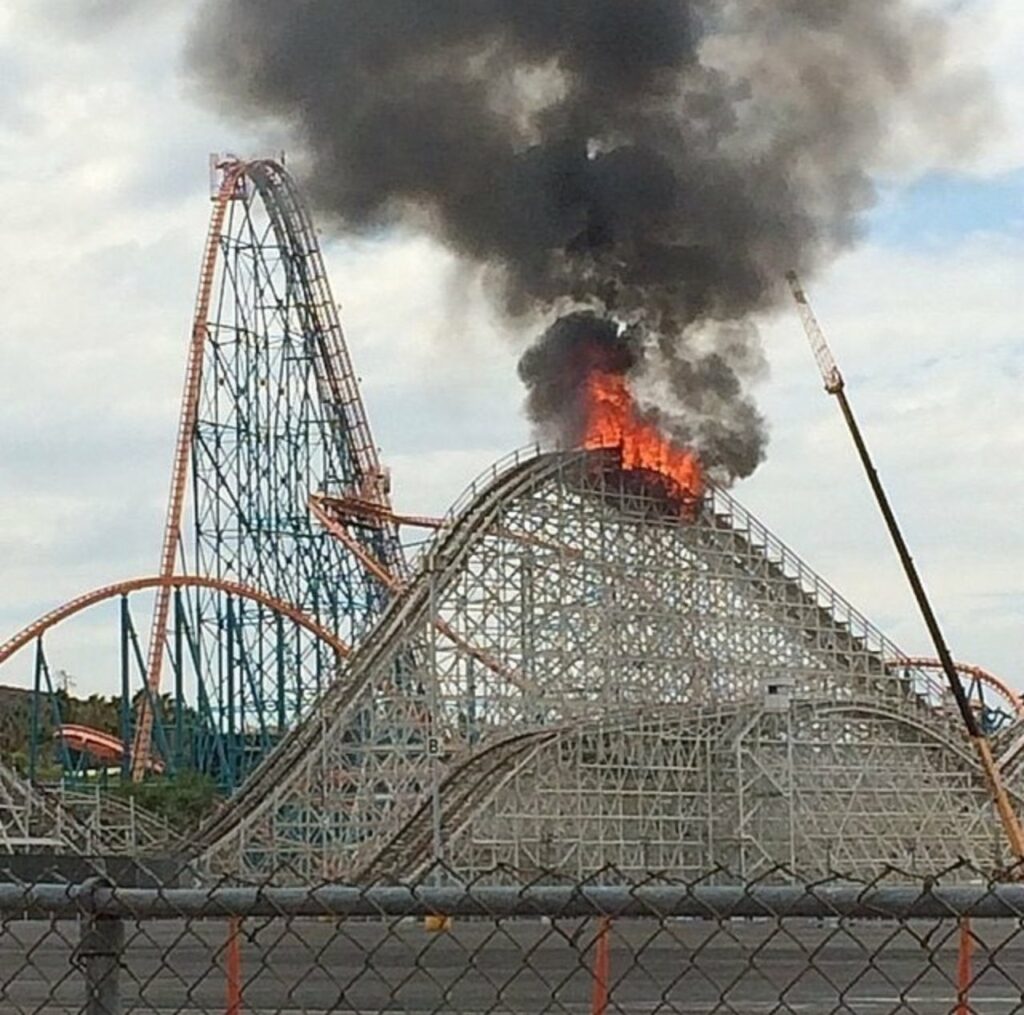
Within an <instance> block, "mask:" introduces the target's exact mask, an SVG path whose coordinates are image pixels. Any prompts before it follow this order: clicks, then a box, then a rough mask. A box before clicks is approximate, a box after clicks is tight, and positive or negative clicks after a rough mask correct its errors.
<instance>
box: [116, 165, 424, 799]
mask: <svg viewBox="0 0 1024 1015" xmlns="http://www.w3.org/2000/svg"><path fill="white" fill-rule="evenodd" d="M220 168H221V172H222V173H223V181H224V182H223V183H222V184H221V187H220V190H219V192H218V196H217V205H216V210H215V214H214V219H213V222H214V224H213V225H212V226H211V241H210V247H209V251H208V256H207V258H206V260H205V262H204V270H203V276H202V281H201V292H200V299H199V301H198V308H199V309H198V311H197V320H196V324H195V329H194V334H195V336H196V338H195V339H194V342H195V343H196V347H195V350H194V356H195V359H196V362H195V364H193V365H191V366H190V370H189V375H188V379H187V383H186V396H185V407H184V409H183V415H182V419H183V420H185V421H186V422H185V425H184V433H183V435H182V437H181V441H182V445H181V448H180V450H179V455H178V456H177V458H176V463H175V478H174V482H173V483H172V488H173V489H172V511H171V514H172V515H173V514H174V513H175V509H177V510H178V511H179V512H180V511H184V512H185V515H184V522H183V523H182V524H180V525H178V527H177V530H176V529H175V525H172V524H171V522H170V521H169V523H168V532H169V533H170V536H169V538H173V535H174V532H175V531H178V532H179V533H180V542H179V563H178V565H177V573H187V574H194V575H202V576H205V577H207V578H213V579H217V580H222V581H232V582H239V583H242V584H245V585H247V586H251V587H254V588H257V589H259V590H261V591H263V592H264V593H267V594H268V595H270V596H272V597H274V598H276V599H277V600H281V601H284V602H287V603H289V604H291V605H292V606H293V607H294V608H295V609H296V610H298V611H301V613H302V614H304V615H305V616H308V617H310V618H312V619H313V620H315V621H316V622H317V623H318V624H320V625H321V626H322V627H324V628H326V629H327V630H329V631H331V632H333V633H334V634H335V635H336V636H338V637H339V638H341V639H342V640H344V641H350V640H353V639H355V638H356V637H358V635H359V634H360V633H361V632H362V631H363V630H364V629H365V627H366V625H367V623H368V622H369V621H370V620H371V619H372V618H373V617H375V616H376V615H377V614H379V612H380V611H381V609H382V608H383V606H384V604H385V603H386V601H387V598H388V592H387V590H386V589H384V588H383V587H382V586H381V584H380V583H379V582H378V581H377V580H376V579H374V578H373V577H372V576H370V575H368V574H367V573H366V571H365V569H364V568H363V567H362V566H361V564H360V563H359V561H358V560H357V559H356V557H355V556H354V555H353V554H352V553H351V552H350V551H349V550H348V549H347V548H346V547H345V546H343V545H342V544H341V543H339V542H338V541H337V540H336V539H334V538H332V537H331V535H330V534H328V533H327V532H326V531H325V530H324V529H323V528H322V527H321V526H320V524H319V523H318V522H316V521H315V520H314V519H312V518H311V516H310V512H309V508H308V500H309V497H310V495H311V494H313V493H317V492H321V493H325V494H328V495H343V494H344V495H353V494H356V495H359V496H362V497H366V498H369V499H372V500H376V501H379V502H381V503H385V504H386V503H387V481H386V476H385V474H384V472H383V470H382V469H381V468H380V465H379V462H378V459H377V452H376V448H375V446H374V444H373V440H372V436H371V434H370V431H369V426H368V424H367V421H366V417H365V413H364V411H363V407H362V404H361V401H360V397H359V393H358V389H357V386H356V380H355V377H354V374H353V371H352V367H351V363H350V361H349V357H348V353H347V350H346V348H345V342H344V337H343V335H342V331H341V326H340V324H339V322H338V317H337V309H336V306H335V304H334V301H333V298H332V296H331V292H330V289H329V286H328V282H327V276H326V272H325V269H324V265H323V261H322V258H321V255H320V250H319V245H318V242H317V239H316V234H315V231H314V229H313V226H312V223H311V221H310V218H309V215H308V213H307V212H306V210H305V208H304V207H303V205H302V203H301V201H300V199H299V196H298V194H297V191H296V189H295V186H294V184H293V182H292V180H291V178H290V177H289V175H288V174H287V172H286V171H285V170H284V168H283V167H282V166H281V165H280V164H278V163H276V162H273V161H270V160H257V161H253V162H248V163H238V162H235V161H233V160H229V161H227V162H225V163H223V164H222V165H221V167H220ZM189 461H190V463H191V467H190V475H191V492H190V495H189V496H188V497H183V496H182V495H181V494H180V493H179V492H178V490H179V486H180V485H181V484H182V483H184V477H185V476H186V474H188V472H189V470H188V469H187V463H188V462H189ZM175 494H177V496H175ZM183 501H184V507H182V506H181V505H182V502H183ZM172 521H173V519H172ZM352 538H353V539H354V540H355V541H356V542H357V543H358V544H359V545H361V546H364V547H365V548H366V550H367V551H368V552H370V553H372V554H373V555H374V557H376V558H377V559H379V560H382V561H384V562H386V564H387V566H388V567H389V568H391V569H393V570H394V571H395V573H402V571H403V566H404V565H403V561H402V556H401V547H400V544H399V542H398V538H397V531H396V529H395V527H394V526H393V525H388V524H383V523H379V522H378V523H376V524H374V525H365V526H361V527H354V531H353V533H352ZM167 595H168V593H167V592H166V590H160V591H159V593H158V596H159V597H160V598H159V599H158V608H157V611H156V620H155V623H156V624H157V627H158V630H156V631H155V633H154V638H155V644H156V645H157V649H156V652H157V661H156V662H154V661H153V660H154V655H153V653H154V649H153V646H152V645H151V647H150V660H151V662H150V667H149V669H150V674H149V678H150V679H149V682H150V685H151V697H153V698H155V697H156V694H155V692H156V691H157V689H158V688H157V687H154V686H152V685H153V684H154V680H153V674H154V672H155V673H156V674H157V677H158V676H159V669H160V665H159V661H158V660H159V652H160V646H161V645H164V644H165V645H166V649H165V651H166V652H167V653H168V654H169V655H170V656H171V657H172V662H173V663H174V665H175V666H176V667H177V668H178V669H180V668H181V660H180V659H175V657H174V648H173V645H171V641H172V638H171V637H170V634H171V632H170V631H169V629H168V623H167V619H168V617H169V607H168V604H167V602H166V599H167ZM188 606H189V612H190V618H189V622H188V627H189V635H188V637H187V638H186V639H185V640H186V642H187V644H186V645H185V647H184V651H185V654H186V661H187V662H189V663H190V664H191V666H190V670H191V678H190V680H189V682H188V683H189V686H186V687H185V688H184V693H185V694H186V695H187V696H188V697H189V699H190V700H192V701H194V702H196V703H197V707H199V708H200V711H202V712H203V713H204V714H209V715H211V716H212V717H213V720H212V722H207V723H206V724H205V725H204V727H203V728H202V729H201V730H200V731H198V732H197V736H196V738H195V741H194V743H193V744H192V746H191V756H190V757H187V758H182V759H178V766H177V767H182V766H186V767H188V766H191V767H196V768H199V769H200V770H204V771H208V772H212V773H213V774H215V775H216V776H217V777H218V779H219V780H220V781H221V783H222V785H224V786H225V787H226V788H227V789H229V790H230V789H233V788H234V787H235V786H236V785H237V784H238V783H240V782H241V781H242V780H243V779H244V778H245V776H246V774H247V773H248V771H249V770H250V769H251V768H252V767H253V766H254V765H255V764H256V763H257V762H258V761H259V759H260V757H262V755H263V753H264V752H265V751H266V750H267V749H268V748H269V746H271V745H272V744H273V743H274V742H276V740H277V739H279V737H280V736H281V735H282V734H283V733H284V732H285V730H287V729H288V728H290V727H291V726H292V725H293V724H294V723H295V722H296V720H297V719H298V718H299V717H300V716H302V715H303V714H305V712H306V711H307V710H308V709H309V708H310V706H311V705H312V703H313V702H314V701H315V700H316V698H317V697H318V696H319V695H320V694H321V692H322V691H323V690H324V685H325V683H326V682H329V681H330V679H331V675H332V673H333V667H332V663H333V653H332V652H331V650H330V648H329V647H328V646H327V645H326V644H325V643H324V641H323V640H322V639H320V638H317V637H315V636H314V637H310V636H308V635H307V634H305V633H304V632H302V631H300V630H298V629H297V628H294V627H291V626H289V627H288V629H287V630H285V629H284V628H283V627H282V625H281V624H279V623H277V622H275V618H274V616H273V615H272V614H271V613H270V612H268V611H267V610H266V609H265V608H264V607H263V606H261V605H260V604H259V603H254V602H251V601H242V600H234V601H233V600H230V599H229V598H227V597H225V596H224V594H223V593H222V592H220V591H218V590H216V589H212V588H210V589H203V588H199V589H195V590H193V591H192V592H190V594H189V596H188ZM161 618H163V621H162V622H161ZM142 718H143V720H144V719H145V716H143V717H142ZM143 732H145V730H143ZM165 739H166V738H165ZM144 741H145V738H140V737H138V736H137V737H136V745H137V750H142V749H143V748H144V747H145V742H144ZM140 745H141V746H140ZM133 765H134V768H135V770H137V771H141V768H140V766H141V761H140V759H139V758H134V759H133Z"/></svg>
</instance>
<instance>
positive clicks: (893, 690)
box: [0, 158, 1024, 880]
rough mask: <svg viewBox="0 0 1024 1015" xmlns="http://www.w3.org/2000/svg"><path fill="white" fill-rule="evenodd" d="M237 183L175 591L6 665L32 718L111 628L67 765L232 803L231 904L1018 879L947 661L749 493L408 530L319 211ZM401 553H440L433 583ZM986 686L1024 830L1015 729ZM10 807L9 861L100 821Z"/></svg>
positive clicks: (601, 496) (192, 448) (185, 448)
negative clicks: (208, 780) (363, 886)
mask: <svg viewBox="0 0 1024 1015" xmlns="http://www.w3.org/2000/svg"><path fill="white" fill-rule="evenodd" d="M213 168H214V172H215V187H214V193H213V211H212V215H211V224H210V230H209V235H208V238H207V242H206V247H205V252H204V256H203V261H202V268H201V278H200V287H199V295H198V299H197V301H196V310H195V316H194V321H193V327H192V332H191V340H190V343H189V350H188V359H187V369H186V375H185V386H184V397H183V400H182V409H181V414H180V419H179V429H178V440H177V444H176V449H175V455H174V461H173V470H172V481H171V493H170V498H169V507H168V512H167V519H166V526H165V533H164V540H163V545H162V550H161V556H160V561H159V571H158V573H157V574H155V575H153V576H151V577H145V578H135V579H129V580H126V581H123V582H118V583H115V584H111V585H108V586H105V587H103V588H100V589H97V590H95V591H93V592H91V593H87V594H85V595H83V596H80V597H78V598H77V599H75V600H72V601H71V602H70V603H68V604H65V605H64V606H62V607H59V608H57V609H55V610H53V611H51V612H50V613H48V614H47V615H46V616H44V617H42V618H40V619H39V620H37V621H35V622H34V623H32V624H30V625H28V626H27V627H26V628H25V629H24V630H23V631H21V632H19V633H18V634H16V635H14V636H13V637H12V638H10V639H9V640H8V641H7V642H6V643H5V644H4V645H2V646H0V664H3V663H4V662H5V661H6V660H8V659H9V658H11V657H13V656H14V655H15V654H16V653H18V652H19V651H20V650H23V649H28V648H29V647H31V646H34V650H35V662H34V671H33V672H34V680H35V690H36V691H37V692H38V693H37V694H36V695H34V697H33V701H34V702H35V703H36V708H38V707H39V705H38V703H39V702H40V701H41V700H44V699H45V693H44V692H45V691H46V690H47V688H50V689H52V683H53V681H52V677H51V675H50V663H49V660H48V654H47V651H46V648H45V646H44V638H45V636H46V635H47V633H48V632H50V631H51V630H52V629H54V628H56V627H58V626H59V625H61V624H62V623H64V622H65V621H67V620H69V619H70V618H71V617H73V616H75V615H77V614H79V613H81V612H82V611H84V610H86V609H89V608H91V607H98V606H99V605H100V604H101V603H103V602H113V603H116V604H117V605H118V623H117V625H116V627H117V638H116V641H115V646H114V648H115V651H116V656H117V658H118V660H119V664H120V680H121V695H120V698H121V703H122V706H121V722H120V729H119V731H118V733H117V734H116V735H114V734H112V733H109V732H108V733H106V734H101V733H100V731H90V730H88V729H86V728H82V727H71V726H70V725H69V724H67V723H61V722H60V721H59V717H57V720H58V726H59V727H60V729H61V731H62V733H63V736H62V737H61V739H60V743H61V749H62V751H63V752H64V757H65V764H66V767H68V768H69V769H74V768H75V766H76V764H77V762H78V760H80V759H81V758H82V757H85V756H89V755H90V752H91V754H92V756H93V757H94V758H99V759H100V760H101V761H104V762H106V763H109V762H111V761H114V762H115V763H116V764H117V765H118V766H119V767H120V771H121V774H122V777H123V778H124V779H129V778H134V779H140V778H144V777H146V776H147V774H149V773H152V772H160V771H162V772H177V771H181V770H184V769H197V770H199V771H203V772H207V773H209V774H211V775H213V776H215V777H216V778H217V779H218V780H219V781H220V783H221V785H222V786H223V788H224V789H225V791H226V792H227V793H229V794H230V800H229V801H228V803H227V805H226V806H225V807H223V808H222V809H221V811H220V812H219V813H218V814H217V815H216V816H215V817H214V818H213V819H211V820H210V821H209V822H208V823H207V824H206V825H205V826H204V827H203V828H201V829H200V832H199V834H198V836H197V838H196V840H195V842H194V843H193V846H192V850H193V853H194V855H195V856H196V858H197V862H198V864H199V866H200V867H201V868H202V869H205V870H207V871H212V872H217V873H218V874H225V873H228V874H244V875H246V876H265V875H267V874H273V875H274V876H277V877H280V878H284V879H291V880H310V879H318V878H323V877H332V878H334V877H355V878H371V877H380V876H390V877H393V876H401V875H402V874H404V873H408V872H411V871H414V870H423V869H424V868H426V867H427V866H429V865H430V864H431V863H434V862H436V861H438V860H441V861H443V862H444V863H445V864H446V865H447V867H448V869H449V870H452V871H455V872H458V873H459V874H460V875H465V876H471V875H472V874H473V873H475V872H478V871H480V870H483V869H485V868H489V867H493V866H494V865H496V864H499V865H501V864H504V865H509V866H511V867H514V868H517V869H519V870H520V871H522V870H527V871H530V872H543V871H545V870H550V869H552V868H557V869H560V870H565V871H567V872H572V873H573V874H575V875H577V876H581V877H589V876H592V875H594V874H595V872H599V871H601V870H604V869H608V868H614V869H616V870H619V871H628V872H631V873H633V874H637V873H642V872H643V871H644V870H649V869H655V868H656V869H663V870H672V871H675V872H677V873H685V874H687V875H689V874H699V873H701V872H702V871H705V870H707V869H709V868H711V867H721V868H723V869H724V868H728V869H729V870H731V871H732V872H733V873H735V874H738V875H742V876H744V877H751V876H759V875H760V874H761V873H762V872H763V871H765V870H768V869H772V868H773V867H774V866H775V865H778V864H788V865H790V866H792V865H794V864H796V863H799V865H800V866H801V867H802V868H804V870H805V872H815V871H820V872H822V873H824V872H826V871H828V870H830V869H834V866H835V864H837V863H842V864H844V865H845V866H846V868H847V869H850V870H863V869H869V868H876V867H878V866H879V865H882V864H886V863H893V862H898V863H900V862H908V858H909V862H911V864H912V865H914V864H916V865H920V866H923V867H928V868H935V867H938V866H941V865H943V864H944V863H947V862H949V861H950V860H951V859H953V858H955V857H957V856H961V855H964V856H971V857H973V858H975V859H976V860H977V861H978V862H985V861H986V860H987V859H990V858H993V857H995V855H996V854H997V853H999V852H1000V850H999V847H998V843H997V839H998V834H997V828H996V825H995V823H994V820H993V819H992V815H991V809H990V807H989V803H988V799H987V796H986V792H985V787H984V780H983V778H982V777H981V774H980V773H979V771H978V769H977V766H976V763H975V760H974V759H973V757H972V755H971V754H970V752H969V751H968V750H967V749H966V747H965V745H964V742H963V737H962V735H961V732H960V730H959V727H958V726H957V724H956V721H955V719H954V717H953V715H952V710H951V708H950V702H949V696H948V693H947V692H946V690H945V689H944V687H943V685H942V684H941V682H939V681H938V680H936V679H935V678H934V677H933V670H934V668H935V666H936V664H935V663H933V662H932V661H931V660H928V659H921V658H913V657H910V656H908V655H907V654H905V653H903V652H902V651H900V650H899V649H897V648H896V647H895V646H894V645H892V644H891V643H890V642H889V641H888V640H887V639H886V638H885V637H884V636H883V635H882V634H881V633H880V632H879V631H877V630H876V629H875V628H874V627H873V626H872V625H871V624H870V623H868V621H866V620H865V619H864V618H863V617H862V616H861V614H859V613H858V612H857V611H856V610H854V609H853V607H852V606H850V605H849V604H848V603H847V602H846V601H845V600H844V599H843V598H842V597H841V596H840V595H839V594H838V593H837V592H835V590H834V589H832V588H831V587H830V586H829V585H828V584H827V583H825V582H824V581H823V580H822V579H821V578H820V577H818V576H817V575H816V574H815V573H814V572H813V571H812V570H810V569H809V568H808V567H807V565H806V564H805V563H804V562H803V561H802V560H800V558H799V557H797V556H796V554H794V553H793V552H792V551H791V550H789V549H788V548H787V547H785V546H784V545H783V544H782V543H781V542H779V540H777V539H776V538H775V537H774V536H772V535H771V533H769V532H768V531H767V530H766V529H765V528H764V527H763V526H762V525H761V524H760V523H759V522H757V521H756V519H754V518H753V517H752V516H750V515H749V514H748V513H747V512H746V511H744V510H743V509H742V508H741V507H740V506H739V505H738V504H737V503H736V502H735V500H733V499H732V498H731V497H730V496H729V495H728V494H727V493H725V492H724V491H723V490H720V489H717V488H716V487H714V486H713V485H711V486H709V488H708V489H707V491H706V493H705V495H704V496H703V498H702V499H701V501H700V502H699V503H698V504H695V505H694V506H693V509H692V510H689V509H688V510H687V511H685V512H682V513H681V512H680V511H679V510H678V505H676V506H675V507H674V508H673V506H672V505H671V504H667V503H666V499H665V496H664V490H663V489H662V488H660V487H659V486H658V484H657V483H656V482H655V483H651V482H649V481H648V479H649V477H646V478H645V477H644V475H643V474H642V473H636V474H634V473H631V472H630V471H628V470H626V469H624V468H623V465H622V462H621V460H620V459H619V458H618V457H617V452H616V450H615V449H614V448H607V449H604V450H597V451H585V452H584V451H562V452H557V453H553V452H547V453H541V452H540V451H539V449H530V450H528V451H526V452H517V453H515V454H514V455H512V456H510V457H509V458H507V459H505V460H503V461H501V462H499V463H497V464H496V465H495V466H494V467H493V468H492V469H491V470H489V472H488V473H487V474H486V475H485V476H483V477H481V479H480V480H478V481H477V482H476V483H474V484H473V485H472V486H471V487H470V488H469V489H468V490H467V491H466V493H465V494H464V495H463V497H461V498H460V499H459V500H458V501H457V502H456V504H455V505H454V506H453V507H452V509H451V510H450V511H449V513H448V514H447V515H446V516H445V517H444V518H440V519H431V518H424V517H422V516H415V515H403V514H397V513H396V512H395V511H394V510H393V509H392V506H391V502H390V490H389V482H388V477H387V473H386V471H385V470H384V469H383V468H382V466H381V463H380V461H379V459H378V455H377V450H376V448H375V446H374V443H373V439H372V435H371V431H370V428H369V424H368V421H367V418H366V414H365V411H364V409H363V406H362V402H361V399H360V395H359V392H358V388H357V384H356V379H355V377H354V374H353V371H352V366H351V363H350V360H349V356H348V352H347V350H346V348H345V342H344V338H343V335H342V332H341V327H340V324H339V322H338V317H337V311H336V306H335V303H334V302H333V298H332V296H331V293H330V289H329V286H328V283H327V278H326V274H325V270H324V266H323V261H322V258H321V255H320V252H319V249H318V244H317V240H316V235H315V232H314V230H313V227H312V223H311V220H310V217H309V215H308V213H307V212H306V210H305V209H304V207H303V205H302V203H301V201H300V199H299V196H298V193H297V191H296V188H295V185H294V183H293V182H292V180H291V178H290V177H289V175H288V173H287V172H286V170H285V169H284V167H283V165H282V164H281V163H280V162H276V161H273V160H265V159H260V160H255V161H248V162H246V161H240V160H236V159H232V158H226V159H219V160H217V162H216V164H215V166H214V167H213ZM408 525H412V526H425V527H427V528H429V529H432V530H433V533H434V534H433V536H432V538H431V540H430V541H429V542H428V543H427V544H426V546H425V548H423V549H422V550H421V551H420V552H419V554H418V555H417V556H416V557H415V558H412V559H409V558H407V557H406V555H405V553H404V551H403V547H402V543H401V541H400V538H399V531H400V526H408ZM147 594H148V595H149V597H150V599H149V601H148V603H147V605H148V609H149V610H150V639H149V642H148V645H146V644H144V643H143V640H142V638H141V637H140V636H139V633H138V632H139V628H138V625H137V624H136V622H135V619H134V612H138V611H137V610H135V611H133V606H132V603H133V602H134V599H135V597H138V596H145V595H147ZM961 673H962V674H963V675H964V677H965V678H966V679H967V680H968V687H969V693H970V698H971V701H972V703H973V707H974V708H975V709H976V710H977V712H978V714H979V715H980V716H981V719H982V724H983V725H984V727H985V730H986V732H987V733H988V734H989V735H990V737H991V738H992V743H993V745H994V750H995V752H996V754H997V756H998V758H999V760H1000V763H1001V765H1002V768H1003V771H1004V772H1005V773H1006V774H1007V776H1008V778H1009V779H1010V781H1011V790H1013V791H1014V795H1015V801H1016V802H1017V803H1018V804H1019V802H1020V800H1019V794H1017V793H1016V790H1015V787H1016V786H1017V783H1018V781H1019V779H1018V777H1017V771H1018V768H1019V763H1020V758H1021V757H1022V756H1024V736H1022V735H1021V731H1020V726H1021V724H1020V719H1021V713H1022V706H1021V702H1020V699H1019V698H1018V696H1017V695H1016V694H1015V693H1014V692H1012V691H1011V690H1010V689H1009V688H1007V687H1006V686H1005V685H1004V684H1003V683H1002V682H1001V681H999V680H998V679H997V678H995V677H994V676H992V675H991V674H988V673H986V672H985V671H983V670H980V669H978V668H976V667H967V666H963V667H961ZM36 721H37V720H36ZM823 774H826V775H827V778H822V775H823ZM0 776H3V778H2V779H0V819H2V821H3V822H4V823H5V824H4V827H6V828H8V829H15V830H16V831H15V832H12V833H11V834H10V835H9V838H11V839H12V841H14V840H15V839H16V840H17V841H19V842H22V841H23V842H30V841H36V842H44V841H46V842H54V841H58V840H59V841H61V842H64V843H72V844H73V845H72V848H78V846H77V845H74V844H77V843H81V842H83V841H86V840H87V839H88V835H87V833H86V832H85V831H83V821H84V823H85V826H88V821H86V820H85V818H84V817H83V815H85V810H83V805H82V804H81V803H80V804H79V809H78V811H77V812H75V811H74V810H73V808H70V805H68V806H65V804H61V803H59V802H53V801H52V800H50V798H49V797H46V796H45V795H44V796H43V797H41V798H40V800H39V801H36V802H35V803H33V799H34V798H33V789H32V787H31V786H29V785H28V784H26V783H25V782H24V781H20V780H18V779H17V778H16V777H14V776H13V774H12V773H8V772H4V771H3V770H0ZM909 785H913V786H914V788H915V789H914V792H913V793H907V792H906V787H907V786H909ZM5 800H6V801H7V803H6V805H5V803H4V801H5ZM40 801H41V802H40ZM5 806H6V810H4V807H5ZM61 807H65V809H64V810H61V809H60V808H61ZM5 814H6V815H7V817H3V815H5ZM76 814H77V816H76ZM116 817H117V815H114V818H116ZM114 818H111V819H110V820H108V822H107V824H106V825H105V826H104V827H114V826H115V825H116V821H115V820H114ZM19 822H20V823H19ZM94 824H95V822H94ZM17 829H21V832H20V833H18V832H17ZM47 829H49V832H47ZM55 829H58V830H59V831H54V830H55ZM22 833H23V834H22ZM147 834H148V835H149V840H147V841H153V840H154V838H155V836H156V833H155V832H151V833H147ZM19 835H20V838H19ZM93 839H95V836H94V837H93ZM126 841H127V840H126ZM282 872H284V873H282Z"/></svg>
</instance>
